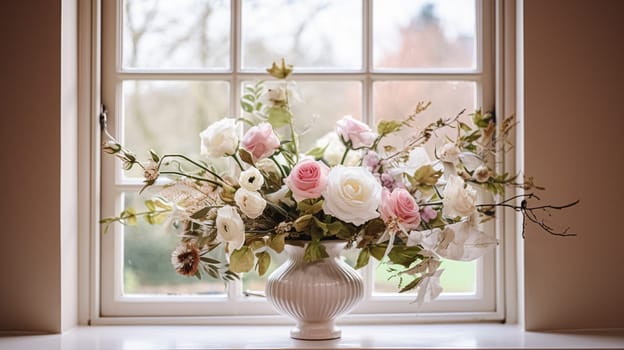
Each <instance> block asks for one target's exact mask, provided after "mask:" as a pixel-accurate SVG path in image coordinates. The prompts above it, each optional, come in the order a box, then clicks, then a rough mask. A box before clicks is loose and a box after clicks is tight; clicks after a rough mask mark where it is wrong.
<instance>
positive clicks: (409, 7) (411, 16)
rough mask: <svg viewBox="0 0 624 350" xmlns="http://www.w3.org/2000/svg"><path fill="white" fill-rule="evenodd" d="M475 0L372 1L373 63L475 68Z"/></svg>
mask: <svg viewBox="0 0 624 350" xmlns="http://www.w3.org/2000/svg"><path fill="white" fill-rule="evenodd" d="M475 18H476V4H475V1H474V0H436V1H432V0H411V1H404V0H383V1H380V0H376V1H375V2H374V6H373V61H374V66H375V68H416V69H417V68H468V69H471V68H472V69H473V68H475V67H476V39H475V38H476V19H475Z"/></svg>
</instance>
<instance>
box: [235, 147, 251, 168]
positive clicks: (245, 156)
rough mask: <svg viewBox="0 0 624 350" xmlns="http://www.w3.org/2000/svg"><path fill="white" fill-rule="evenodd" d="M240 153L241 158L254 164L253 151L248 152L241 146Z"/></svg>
mask: <svg viewBox="0 0 624 350" xmlns="http://www.w3.org/2000/svg"><path fill="white" fill-rule="evenodd" d="M238 155H239V156H240V159H241V160H242V161H243V162H245V163H247V164H251V165H254V161H253V156H252V155H251V153H249V152H247V151H246V150H244V149H242V148H239V149H238Z"/></svg>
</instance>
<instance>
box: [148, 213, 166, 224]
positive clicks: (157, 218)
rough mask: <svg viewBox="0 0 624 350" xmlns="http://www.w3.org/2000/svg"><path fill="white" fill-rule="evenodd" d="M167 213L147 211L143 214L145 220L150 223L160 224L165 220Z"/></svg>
mask: <svg viewBox="0 0 624 350" xmlns="http://www.w3.org/2000/svg"><path fill="white" fill-rule="evenodd" d="M168 217H169V215H168V214H167V213H148V214H146V215H145V221H147V223H149V224H150V225H160V224H162V223H163V222H165V221H166V220H167V218H168Z"/></svg>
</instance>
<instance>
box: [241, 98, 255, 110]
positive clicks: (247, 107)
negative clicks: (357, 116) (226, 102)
mask: <svg viewBox="0 0 624 350" xmlns="http://www.w3.org/2000/svg"><path fill="white" fill-rule="evenodd" d="M240 104H241V108H243V111H245V112H247V113H251V112H253V105H252V104H251V103H249V102H247V101H244V100H241V101H240Z"/></svg>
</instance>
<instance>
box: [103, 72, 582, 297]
mask: <svg viewBox="0 0 624 350" xmlns="http://www.w3.org/2000/svg"><path fill="white" fill-rule="evenodd" d="M267 71H268V73H269V74H270V75H271V76H272V77H274V78H276V79H277V86H276V87H275V88H271V89H267V88H265V86H264V85H265V84H264V82H259V83H257V84H255V85H251V86H247V87H246V88H245V94H244V96H243V97H242V99H241V107H242V109H243V111H244V112H245V113H244V115H243V117H240V118H237V119H233V118H225V119H221V120H219V121H217V122H215V123H213V124H212V125H210V126H208V128H207V129H206V130H204V131H203V132H202V133H201V134H200V139H201V154H202V155H203V156H205V158H203V159H201V160H197V159H191V158H190V157H187V156H185V155H180V154H164V155H159V154H157V153H156V152H154V151H151V152H150V153H151V157H150V159H149V160H147V161H139V160H138V159H137V156H136V155H135V154H134V153H132V152H131V151H130V150H128V149H126V148H125V147H123V146H122V145H121V144H120V143H119V142H117V141H116V140H115V139H114V138H112V137H111V136H110V135H109V134H108V133H106V135H107V136H108V139H107V140H106V141H105V143H104V146H103V149H104V151H105V152H107V153H110V154H113V155H115V156H116V157H118V158H120V159H121V160H122V161H123V164H124V169H126V170H129V169H132V168H133V167H135V166H138V167H140V168H141V169H142V170H143V172H144V182H145V187H144V188H143V189H145V188H146V187H149V186H152V185H154V184H155V183H156V181H157V179H159V178H161V177H169V178H170V180H171V181H169V182H167V183H166V184H165V185H164V186H162V187H161V188H159V190H158V191H157V194H156V195H155V196H154V197H153V198H151V199H149V200H147V201H146V202H145V207H146V210H145V211H142V212H137V211H136V210H134V209H133V208H127V209H125V210H124V211H123V212H121V213H120V215H119V216H117V217H114V218H106V219H103V220H102V223H105V224H111V223H114V222H120V223H123V224H132V223H134V222H136V220H137V217H139V216H142V217H144V219H145V220H147V222H149V223H150V224H164V223H166V224H171V225H174V226H175V227H177V228H178V229H179V230H180V232H181V233H180V244H179V246H178V247H176V248H175V250H174V251H173V253H172V255H171V262H172V264H173V267H174V268H175V270H176V271H177V272H178V273H180V274H182V275H188V276H196V277H198V278H201V276H202V274H205V275H208V276H211V277H213V278H220V279H223V280H232V279H235V278H238V273H243V272H247V271H250V270H252V269H256V270H257V271H258V273H259V275H263V274H265V273H266V271H267V269H268V267H269V265H270V262H271V256H270V254H269V253H268V251H267V249H272V250H274V251H275V252H277V253H280V252H282V251H283V249H284V245H285V244H287V243H288V244H298V245H301V246H305V260H306V261H308V262H313V261H315V260H317V259H323V258H325V257H327V256H328V255H327V252H326V251H325V248H324V246H323V245H322V244H321V242H323V241H326V240H342V241H346V242H347V245H348V247H355V248H357V249H358V250H359V255H358V258H357V263H356V266H355V267H356V268H361V267H363V266H365V265H367V264H368V263H369V262H370V261H371V258H373V259H376V260H379V261H382V260H384V261H385V260H386V259H387V261H388V263H389V264H393V265H397V266H399V267H400V268H398V269H397V270H396V271H397V276H400V280H401V283H400V284H399V290H400V292H406V291H409V290H413V289H415V290H417V292H418V297H417V301H420V302H422V301H425V300H430V299H434V298H435V297H437V296H438V295H439V294H440V292H441V290H442V289H441V287H440V284H439V278H440V274H441V273H442V270H441V269H440V263H441V259H442V258H445V259H451V260H462V261H468V260H473V259H476V258H478V257H480V256H481V255H483V254H485V253H486V252H487V251H488V250H490V249H491V248H492V247H494V246H495V245H496V244H497V241H496V239H495V238H493V237H490V236H489V235H487V234H486V233H484V232H482V231H481V229H480V226H481V223H482V222H484V221H486V220H488V219H491V218H492V217H493V216H494V214H495V210H494V209H495V207H497V206H502V207H508V208H512V209H514V210H516V211H520V212H522V213H523V214H524V218H525V220H526V219H528V220H529V221H532V222H535V223H537V224H539V225H540V226H541V227H542V228H544V229H545V230H546V231H548V232H550V233H553V234H560V235H570V234H569V233H567V230H566V231H563V232H557V231H555V230H554V229H552V228H551V227H549V226H548V225H547V224H545V223H544V222H543V221H542V220H540V218H539V217H538V216H537V214H538V213H537V212H536V210H540V211H542V210H549V209H562V208H565V207H567V206H569V205H573V204H574V203H572V204H568V205H565V206H559V207H557V206H540V207H533V208H531V207H528V206H527V202H526V199H527V198H531V197H535V195H534V194H532V193H528V194H524V195H521V196H513V197H511V198H507V199H505V198H504V192H505V188H506V187H508V186H514V187H518V186H520V187H523V188H524V189H527V190H528V189H534V188H537V187H536V186H535V185H534V184H533V181H532V179H530V178H529V179H526V180H524V179H523V180H522V181H518V177H517V176H511V175H509V174H507V173H503V174H499V173H497V172H496V171H495V169H494V168H493V167H492V166H491V163H492V160H493V159H494V154H495V153H496V152H501V151H502V152H504V148H505V140H504V139H505V137H506V136H507V135H508V134H509V132H510V130H511V129H512V128H513V126H514V124H515V122H514V120H513V118H508V119H505V120H503V121H502V123H500V125H498V124H497V123H496V120H495V118H494V115H492V114H491V113H483V112H481V111H480V110H477V111H475V112H474V113H473V114H471V117H472V122H473V123H472V124H473V125H468V124H467V123H465V122H462V121H460V119H459V116H460V115H461V114H462V113H463V112H462V113H460V114H459V115H457V116H455V117H452V118H441V119H439V120H437V121H435V122H433V123H431V124H429V125H427V126H425V127H424V128H420V129H415V128H414V127H413V125H414V122H415V120H416V119H417V118H418V116H419V114H421V113H422V112H423V111H425V110H426V109H427V108H428V107H429V103H424V102H421V103H418V104H417V106H416V108H415V110H414V113H412V114H411V115H409V116H407V117H406V118H405V119H404V120H402V121H395V120H391V121H383V120H382V121H380V122H379V124H378V125H377V129H376V130H372V129H371V128H370V127H369V126H368V125H366V124H364V123H362V122H361V121H358V120H357V119H354V118H352V117H351V116H345V117H344V118H342V119H340V120H339V121H338V122H337V123H336V126H335V132H334V133H333V134H332V135H330V136H328V137H326V138H324V140H326V141H327V142H326V144H323V143H321V144H320V145H319V146H318V147H315V148H312V149H309V150H302V149H300V144H299V140H298V136H299V135H298V133H297V131H296V130H295V127H294V123H293V118H294V116H293V114H292V112H291V108H290V103H289V100H290V99H291V98H292V96H293V93H294V88H293V84H292V81H291V80H289V76H290V74H291V72H292V66H290V65H286V64H285V62H284V61H283V60H282V62H281V64H276V63H273V66H272V67H271V68H270V69H267ZM442 129H449V130H454V132H453V133H454V134H455V135H456V137H455V138H454V139H451V138H448V137H446V139H445V140H443V141H444V142H443V143H440V144H436V147H435V152H434V156H433V157H430V156H429V154H428V153H427V151H426V150H425V148H424V146H425V145H426V144H427V143H429V142H440V141H441V140H439V138H438V137H436V136H438V134H437V132H438V131H440V130H442ZM405 131H409V133H406V132H405ZM406 134H408V135H409V136H408V137H402V136H400V135H406ZM397 135H399V136H397ZM397 139H398V140H399V141H400V142H388V141H391V140H394V141H396V140H397ZM336 150H338V152H336ZM330 151H331V152H330ZM432 158H433V159H432ZM217 159H228V160H229V161H230V163H229V164H230V165H231V166H229V167H225V169H223V167H222V168H221V169H219V168H218V167H217V166H216V165H215V160H217ZM221 163H223V162H221ZM518 201H521V203H520V204H516V203H517V202H518ZM217 247H219V249H224V250H225V252H226V257H227V259H226V261H220V260H219V259H216V258H214V257H212V256H211V254H210V252H211V251H213V250H214V249H215V248H217Z"/></svg>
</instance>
